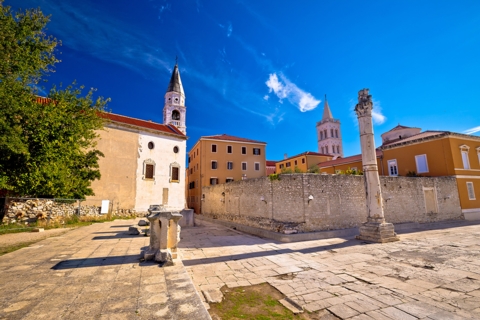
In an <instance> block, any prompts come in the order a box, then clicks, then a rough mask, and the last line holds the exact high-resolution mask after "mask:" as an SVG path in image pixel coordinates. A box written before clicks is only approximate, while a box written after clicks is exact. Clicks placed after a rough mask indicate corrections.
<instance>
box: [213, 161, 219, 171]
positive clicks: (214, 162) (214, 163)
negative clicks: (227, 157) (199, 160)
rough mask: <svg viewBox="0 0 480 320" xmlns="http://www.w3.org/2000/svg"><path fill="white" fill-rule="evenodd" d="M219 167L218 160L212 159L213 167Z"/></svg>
mask: <svg viewBox="0 0 480 320" xmlns="http://www.w3.org/2000/svg"><path fill="white" fill-rule="evenodd" d="M217 168H218V163H217V161H212V169H214V170H215V169H217Z"/></svg>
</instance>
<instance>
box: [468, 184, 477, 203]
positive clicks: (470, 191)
mask: <svg viewBox="0 0 480 320" xmlns="http://www.w3.org/2000/svg"><path fill="white" fill-rule="evenodd" d="M467 191H468V200H475V199H476V198H475V190H474V189H473V182H467Z"/></svg>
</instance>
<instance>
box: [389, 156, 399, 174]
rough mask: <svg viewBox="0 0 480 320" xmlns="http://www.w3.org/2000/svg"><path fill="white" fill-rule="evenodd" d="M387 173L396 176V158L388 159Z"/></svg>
mask: <svg viewBox="0 0 480 320" xmlns="http://www.w3.org/2000/svg"><path fill="white" fill-rule="evenodd" d="M387 163H388V175H389V176H392V177H396V176H398V168H397V160H388V162H387Z"/></svg>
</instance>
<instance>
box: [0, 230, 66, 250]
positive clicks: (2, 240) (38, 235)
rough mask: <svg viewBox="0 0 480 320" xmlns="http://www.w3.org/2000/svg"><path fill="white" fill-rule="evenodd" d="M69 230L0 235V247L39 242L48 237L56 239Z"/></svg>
mask: <svg viewBox="0 0 480 320" xmlns="http://www.w3.org/2000/svg"><path fill="white" fill-rule="evenodd" d="M70 230H71V229H69V228H59V229H50V230H45V231H44V232H20V233H7V234H2V235H0V247H8V246H11V245H17V244H21V243H25V242H33V241H40V240H43V239H46V238H50V237H56V236H59V235H61V234H64V233H66V232H68V231H70Z"/></svg>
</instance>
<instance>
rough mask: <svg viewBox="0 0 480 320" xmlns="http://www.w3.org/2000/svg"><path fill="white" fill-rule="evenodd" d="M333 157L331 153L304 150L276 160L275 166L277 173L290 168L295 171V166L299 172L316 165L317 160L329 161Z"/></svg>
mask: <svg viewBox="0 0 480 320" xmlns="http://www.w3.org/2000/svg"><path fill="white" fill-rule="evenodd" d="M333 158H334V156H333V155H329V154H323V153H318V152H313V151H306V152H303V153H300V154H297V155H295V156H293V157H289V158H286V159H283V160H280V161H277V163H276V164H275V166H276V171H277V173H281V172H282V171H285V170H292V172H295V168H297V170H299V171H301V172H307V170H308V169H309V168H310V167H312V166H315V165H317V164H318V163H319V162H324V161H329V160H332V159H333Z"/></svg>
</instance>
